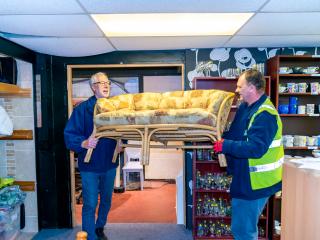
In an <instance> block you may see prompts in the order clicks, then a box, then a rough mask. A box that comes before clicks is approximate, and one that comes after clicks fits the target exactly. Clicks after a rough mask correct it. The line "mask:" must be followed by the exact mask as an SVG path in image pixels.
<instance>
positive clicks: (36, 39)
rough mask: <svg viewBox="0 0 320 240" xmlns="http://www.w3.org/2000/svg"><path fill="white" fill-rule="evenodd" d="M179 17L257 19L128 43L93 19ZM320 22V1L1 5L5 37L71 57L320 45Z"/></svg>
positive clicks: (81, 0)
mask: <svg viewBox="0 0 320 240" xmlns="http://www.w3.org/2000/svg"><path fill="white" fill-rule="evenodd" d="M174 12H179V13H189V12H192V13H201V12H204V13H214V12H219V13H230V12H253V13H254V15H253V17H252V18H251V19H249V21H248V22H247V23H246V24H245V25H244V26H243V27H242V28H241V29H240V30H239V31H238V32H236V33H235V34H234V35H233V36H201V37H191V36H186V37H123V38H120V37H114V38H111V37H109V38H107V37H105V36H104V34H103V32H102V31H101V30H100V28H99V27H98V26H97V25H96V23H95V22H94V21H93V19H92V18H91V16H90V14H92V13H174ZM319 22H320V1H319V0H303V1H302V0H224V1H221V0H157V1H152V0H103V1H102V0H1V2H0V36H2V37H5V38H7V39H9V40H11V41H13V42H16V43H18V44H20V45H22V46H25V47H27V48H30V49H32V50H34V51H36V52H40V53H45V54H50V55H55V56H70V57H71V56H73V57H75V56H90V55H96V54H101V53H106V52H112V51H122V50H162V49H190V48H216V47H291V46H306V47H310V46H319V45H320V27H319V26H318V25H319ZM212 24H214V23H212ZM1 32H2V33H1Z"/></svg>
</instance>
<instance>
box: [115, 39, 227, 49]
mask: <svg viewBox="0 0 320 240" xmlns="http://www.w3.org/2000/svg"><path fill="white" fill-rule="evenodd" d="M229 38H230V36H204V37H126V38H109V39H110V41H111V42H112V44H113V45H114V46H115V48H116V49H117V50H166V49H188V48H199V46H201V48H213V47H221V46H223V44H224V43H225V42H226V41H227V40H228V39H229Z"/></svg>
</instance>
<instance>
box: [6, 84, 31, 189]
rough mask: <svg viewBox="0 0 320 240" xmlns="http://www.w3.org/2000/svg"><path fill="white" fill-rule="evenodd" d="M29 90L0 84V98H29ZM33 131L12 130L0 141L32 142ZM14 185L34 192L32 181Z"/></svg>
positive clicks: (18, 182)
mask: <svg viewBox="0 0 320 240" xmlns="http://www.w3.org/2000/svg"><path fill="white" fill-rule="evenodd" d="M30 97H31V89H29V88H28V89H26V88H20V87H18V86H17V85H13V84H7V83H1V82H0V98H30ZM32 139H33V131H32V130H28V129H16V130H13V133H12V135H10V136H0V140H1V141H5V140H32ZM14 184H15V185H19V186H20V189H21V190H22V191H29V192H34V191H35V189H36V188H35V182H34V181H15V182H14Z"/></svg>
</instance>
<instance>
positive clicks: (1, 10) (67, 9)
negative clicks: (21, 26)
mask: <svg viewBox="0 0 320 240" xmlns="http://www.w3.org/2000/svg"><path fill="white" fill-rule="evenodd" d="M83 12H84V11H83V9H82V8H81V6H80V5H79V4H78V3H77V1H76V0H68V1H66V0H31V1H21V0H2V1H1V7H0V14H58V13H60V14H66V13H83Z"/></svg>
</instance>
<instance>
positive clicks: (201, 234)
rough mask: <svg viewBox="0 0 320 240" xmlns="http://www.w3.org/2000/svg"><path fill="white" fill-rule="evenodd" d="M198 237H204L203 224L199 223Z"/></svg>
mask: <svg viewBox="0 0 320 240" xmlns="http://www.w3.org/2000/svg"><path fill="white" fill-rule="evenodd" d="M197 236H198V237H202V236H204V229H203V225H202V223H199V224H198V228H197Z"/></svg>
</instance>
